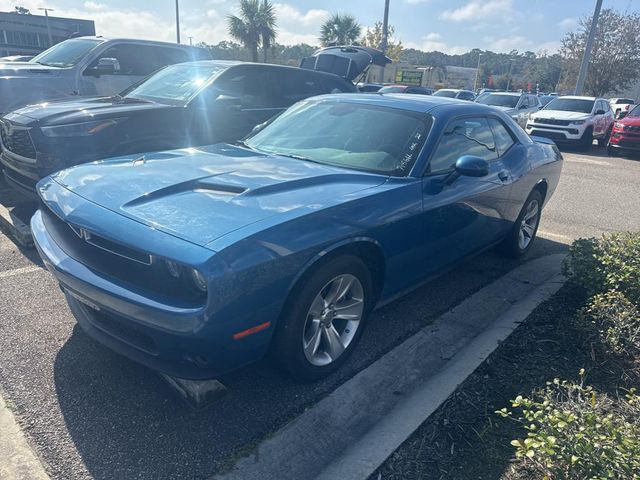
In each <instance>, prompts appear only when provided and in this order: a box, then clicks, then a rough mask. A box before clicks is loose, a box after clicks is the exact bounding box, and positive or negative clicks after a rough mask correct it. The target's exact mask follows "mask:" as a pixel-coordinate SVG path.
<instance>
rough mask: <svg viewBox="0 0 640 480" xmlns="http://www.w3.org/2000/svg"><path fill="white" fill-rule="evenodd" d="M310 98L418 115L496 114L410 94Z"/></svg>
mask: <svg viewBox="0 0 640 480" xmlns="http://www.w3.org/2000/svg"><path fill="white" fill-rule="evenodd" d="M312 98H313V99H314V100H340V101H342V102H352V103H363V104H367V105H377V106H381V107H390V108H400V109H403V110H408V111H412V112H419V113H427V112H431V111H432V110H434V109H436V108H437V109H438V113H445V112H446V113H448V112H455V111H456V110H467V111H470V112H472V113H478V114H482V113H490V114H495V113H496V112H497V110H496V109H495V108H493V107H490V106H487V105H482V104H480V103H475V102H465V101H462V100H457V99H454V98H447V97H434V96H432V95H417V94H411V93H402V94H398V93H333V94H328V95H320V96H316V97H312Z"/></svg>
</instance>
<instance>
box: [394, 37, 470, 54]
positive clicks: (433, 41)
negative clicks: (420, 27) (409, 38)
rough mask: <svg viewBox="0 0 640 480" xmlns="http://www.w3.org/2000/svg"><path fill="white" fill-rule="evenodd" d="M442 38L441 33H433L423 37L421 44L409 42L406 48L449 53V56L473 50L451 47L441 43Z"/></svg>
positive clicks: (458, 46)
mask: <svg viewBox="0 0 640 480" xmlns="http://www.w3.org/2000/svg"><path fill="white" fill-rule="evenodd" d="M441 38H442V36H441V35H440V34H439V33H436V32H431V33H429V34H427V35H425V36H424V37H422V41H421V42H419V43H416V42H407V44H406V45H405V47H407V48H415V49H417V50H422V51H423V52H442V53H448V54H449V55H457V54H461V53H465V52H468V51H469V50H471V48H469V47H466V46H462V45H449V44H448V43H445V42H442V41H440V39H441Z"/></svg>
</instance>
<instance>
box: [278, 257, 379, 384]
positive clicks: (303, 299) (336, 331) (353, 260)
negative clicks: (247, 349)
mask: <svg viewBox="0 0 640 480" xmlns="http://www.w3.org/2000/svg"><path fill="white" fill-rule="evenodd" d="M341 282H342V283H341ZM348 282H351V284H350V286H349V288H348V289H345V287H346V286H347V285H348V284H349V283H348ZM343 292H344V295H340V293H343ZM334 293H337V294H338V295H339V296H338V297H337V299H334V300H333V301H332V300H331V298H332V295H333V294H334ZM358 300H359V302H358ZM372 308H373V281H372V277H371V273H370V272H369V269H368V268H367V267H366V265H365V264H364V263H363V262H362V260H360V259H359V258H358V257H355V256H351V255H343V256H340V257H335V258H333V259H330V260H328V261H327V262H326V263H324V264H322V265H320V266H319V267H317V268H314V269H313V271H312V272H311V273H310V274H308V275H305V276H304V277H303V278H302V279H301V280H300V281H299V282H298V285H297V286H296V288H294V289H293V292H292V294H291V296H290V299H289V301H288V302H287V306H286V307H285V309H284V311H283V315H282V317H281V318H280V321H279V324H278V329H277V330H276V334H275V337H274V343H273V345H272V349H273V354H274V356H275V357H276V359H277V360H278V362H279V363H280V365H281V366H282V367H283V368H284V370H286V371H287V372H288V373H289V374H290V375H291V376H292V377H293V379H294V380H296V381H299V382H310V381H315V380H319V379H321V378H324V377H326V376H327V375H330V374H331V373H333V372H335V371H336V370H337V369H338V368H340V367H341V366H342V365H343V364H344V362H346V361H347V359H348V358H349V356H350V355H351V353H352V352H353V350H354V348H355V346H356V345H357V343H358V341H359V340H360V337H361V336H362V332H363V330H364V327H365V325H366V321H367V318H368V316H369V313H370V312H371V309H372ZM314 310H315V311H314ZM347 311H348V312H349V313H348V314H347V313H346V312H347ZM341 312H342V313H341ZM343 315H350V316H353V317H352V318H350V319H347V318H342V316H343ZM356 318H357V320H356ZM354 329H355V330H354ZM335 342H338V343H335Z"/></svg>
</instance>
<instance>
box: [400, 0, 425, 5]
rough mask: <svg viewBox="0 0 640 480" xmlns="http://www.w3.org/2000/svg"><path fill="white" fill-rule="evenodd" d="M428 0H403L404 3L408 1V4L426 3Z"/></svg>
mask: <svg viewBox="0 0 640 480" xmlns="http://www.w3.org/2000/svg"><path fill="white" fill-rule="evenodd" d="M428 1H429V0H404V3H408V4H409V5H418V4H420V3H427V2H428Z"/></svg>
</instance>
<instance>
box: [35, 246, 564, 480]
mask: <svg viewBox="0 0 640 480" xmlns="http://www.w3.org/2000/svg"><path fill="white" fill-rule="evenodd" d="M567 248H568V245H565V244H561V243H557V242H553V241H550V240H547V239H545V238H538V239H537V240H536V243H535V244H534V246H533V248H532V250H531V252H530V256H528V257H527V258H525V259H520V260H511V259H505V258H504V257H502V256H500V255H499V254H497V253H496V252H494V251H493V250H492V251H488V252H486V253H483V254H481V255H479V256H477V257H475V258H473V259H471V260H469V261H467V262H465V263H464V264H462V265H461V266H459V267H457V268H455V269H454V270H452V271H450V272H449V273H447V274H445V275H443V276H441V277H439V278H438V279H436V280H433V281H430V282H429V283H427V284H425V285H423V286H421V287H420V288H418V289H417V290H415V291H414V292H412V293H410V294H408V295H407V296H405V297H403V298H401V299H399V300H397V301H395V302H393V303H391V304H389V305H387V306H385V307H383V308H381V309H379V310H377V311H375V312H374V314H373V315H372V318H371V321H370V322H369V325H368V327H367V330H366V331H365V333H364V335H363V337H362V341H361V342H360V344H359V345H358V347H357V348H356V350H355V351H354V355H353V356H352V357H351V358H350V359H349V361H348V362H347V363H346V364H345V365H344V367H343V368H342V369H341V370H340V371H339V372H337V373H336V374H335V375H332V376H331V377H329V378H327V379H325V380H323V381H320V382H316V383H312V384H306V385H305V384H296V383H294V382H293V381H291V380H290V379H289V377H287V376H286V375H284V374H283V373H281V372H280V371H279V370H278V369H277V368H275V367H274V366H273V365H272V364H271V362H270V361H269V360H263V361H261V362H258V363H256V364H254V365H251V366H249V367H246V368H243V369H241V370H238V371H236V372H233V373H231V374H227V375H224V376H222V377H221V378H220V381H221V382H222V383H223V384H225V385H226V386H227V387H228V389H229V390H228V393H227V395H226V396H224V397H222V398H220V399H218V400H216V401H215V402H214V403H213V404H211V405H210V406H208V407H207V408H205V409H202V410H194V409H192V408H190V407H188V406H187V405H186V404H185V403H184V402H183V401H182V400H181V399H180V398H179V396H178V395H177V394H176V393H175V392H174V391H172V389H171V388H170V387H169V386H168V384H167V383H165V381H164V380H162V379H161V378H160V376H159V375H157V374H155V373H154V372H152V371H150V370H148V369H146V368H145V367H142V366H140V365H137V364H135V363H133V362H131V361H129V360H127V359H126V358H124V357H121V356H119V355H117V354H115V353H113V352H112V351H110V350H108V349H107V348H105V347H103V346H102V345H100V344H98V343H97V342H95V341H94V340H92V339H91V338H89V337H88V336H87V335H86V334H84V332H83V331H82V330H81V329H80V328H79V327H78V326H77V325H76V326H75V327H74V329H73V334H72V335H71V336H70V337H69V338H68V340H67V341H66V343H65V344H64V346H63V347H62V348H61V349H60V350H59V351H58V353H57V356H56V359H55V364H54V382H55V391H56V394H57V397H58V403H59V406H60V410H61V413H62V416H63V422H64V426H65V428H66V430H67V432H68V435H69V440H70V442H72V444H73V446H74V447H75V450H77V452H78V454H79V456H80V459H81V462H82V463H83V464H84V465H85V467H86V469H87V471H88V472H89V474H90V475H91V476H92V477H93V478H96V479H111V478H154V479H156V478H179V477H187V478H205V477H208V476H211V475H212V474H215V473H216V472H220V471H221V470H224V469H225V468H226V467H228V466H230V465H231V464H232V463H233V461H234V460H235V459H237V458H238V457H239V456H241V455H243V454H246V453H248V452H249V451H250V450H251V447H252V446H254V445H255V444H256V443H257V442H258V441H260V440H261V439H262V438H264V437H266V436H268V435H270V434H271V433H273V432H275V431H276V430H277V429H279V428H281V427H282V426H283V425H284V424H286V423H287V422H288V421H289V420H291V419H292V418H294V417H295V416H296V415H298V414H300V413H301V412H303V411H304V410H305V409H306V408H307V407H309V406H310V405H313V404H314V403H316V402H317V401H318V400H319V399H321V398H322V397H324V396H326V395H327V394H329V393H330V392H331V391H333V390H334V389H335V388H336V387H338V386H339V385H340V384H342V383H343V382H345V381H346V380H348V379H349V378H350V377H352V376H353V375H354V374H356V373H357V372H358V371H360V370H362V369H364V368H366V367H367V366H368V365H370V364H371V363H372V362H374V361H375V360H376V359H378V358H380V357H381V356H382V355H384V354H385V353H386V352H388V351H389V350H391V349H393V348H394V347H395V346H396V345H398V344H399V343H400V342H402V341H403V340H405V339H406V338H408V337H410V336H411V335H413V334H415V333H416V332H417V331H419V330H420V329H421V328H423V327H424V326H425V325H428V324H430V323H431V322H433V320H434V319H435V318H437V317H438V316H439V315H441V314H442V313H444V312H446V311H448V310H449V309H451V308H452V307H453V306H454V305H456V304H458V303H460V302H461V301H462V300H464V299H465V298H466V297H468V296H469V295H471V294H472V293H474V292H476V291H477V290H479V289H481V288H482V287H483V286H485V285H487V284H488V283H490V282H491V281H493V280H494V279H497V278H499V277H501V276H502V275H504V274H505V273H507V272H508V271H510V270H512V269H513V268H515V267H516V266H518V265H521V264H522V263H524V262H526V261H527V260H530V259H532V258H535V257H540V256H543V255H548V254H553V253H560V252H566V251H567ZM363 408H366V405H363ZM44 456H45V459H46V454H45V455H44ZM69 460H71V461H69ZM74 465H75V463H74V459H67V460H64V461H61V462H60V461H59V462H58V463H57V466H56V468H57V469H59V470H60V471H56V472H54V473H55V476H56V477H63V478H67V477H73V476H75V475H74V471H73V470H72V469H73V468H77V467H74Z"/></svg>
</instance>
